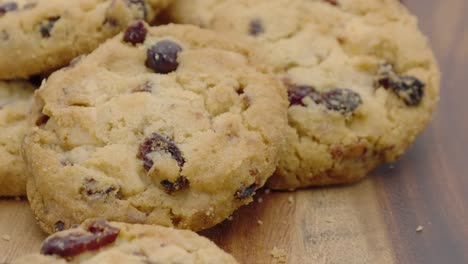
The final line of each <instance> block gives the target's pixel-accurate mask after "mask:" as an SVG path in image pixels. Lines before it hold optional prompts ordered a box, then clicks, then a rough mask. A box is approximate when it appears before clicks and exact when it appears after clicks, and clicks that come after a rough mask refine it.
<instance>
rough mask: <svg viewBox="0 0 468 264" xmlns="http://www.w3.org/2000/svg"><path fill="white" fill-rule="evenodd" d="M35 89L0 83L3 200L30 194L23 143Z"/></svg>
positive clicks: (25, 84) (0, 189)
mask: <svg viewBox="0 0 468 264" xmlns="http://www.w3.org/2000/svg"><path fill="white" fill-rule="evenodd" d="M34 89H35V87H34V86H33V85H32V84H30V83H28V82H25V81H14V82H0V197H2V196H24V195H26V165H25V164H24V161H23V159H22V157H21V143H22V141H23V138H24V135H25V134H26V131H27V129H28V122H27V117H28V115H29V112H30V107H31V102H32V95H33V93H34Z"/></svg>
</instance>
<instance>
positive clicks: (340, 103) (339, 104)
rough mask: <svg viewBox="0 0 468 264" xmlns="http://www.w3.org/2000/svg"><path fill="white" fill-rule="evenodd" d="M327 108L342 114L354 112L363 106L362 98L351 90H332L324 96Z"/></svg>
mask: <svg viewBox="0 0 468 264" xmlns="http://www.w3.org/2000/svg"><path fill="white" fill-rule="evenodd" d="M322 100H323V103H324V104H325V106H326V107H327V108H328V109H329V110H332V111H337V112H340V113H342V114H349V113H352V112H354V111H355V110H356V109H357V108H358V107H359V105H361V104H362V99H361V96H360V95H359V94H358V93H356V92H355V91H353V90H350V89H340V88H336V89H332V90H330V91H328V92H326V93H323V94H322Z"/></svg>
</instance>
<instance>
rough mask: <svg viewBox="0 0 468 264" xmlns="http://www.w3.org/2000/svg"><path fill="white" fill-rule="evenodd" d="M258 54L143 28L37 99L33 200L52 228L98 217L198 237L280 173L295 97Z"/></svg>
mask: <svg viewBox="0 0 468 264" xmlns="http://www.w3.org/2000/svg"><path fill="white" fill-rule="evenodd" d="M268 73H269V72H268V68H267V67H265V66H264V65H263V64H262V62H261V61H260V60H258V58H257V55H256V53H255V52H252V50H251V49H250V48H249V47H248V46H246V45H244V44H243V42H241V41H238V40H236V39H235V38H226V37H224V36H222V35H219V34H217V33H214V32H211V31H206V30H201V29H199V28H196V27H193V26H177V25H171V26H164V27H158V28H149V27H148V26H147V25H146V24H143V23H141V22H138V23H135V24H133V25H131V26H130V27H129V28H128V29H127V30H126V31H125V32H124V34H120V35H118V36H116V37H115V38H114V39H112V40H111V41H108V42H106V43H105V44H104V45H102V46H101V47H99V48H98V49H97V50H95V51H94V52H93V53H91V54H90V55H89V56H87V57H86V58H83V59H81V61H79V62H76V63H75V64H74V65H73V66H71V67H69V68H65V69H63V70H61V71H58V72H55V73H54V74H52V75H51V76H50V77H49V78H48V80H47V82H46V83H45V84H43V85H42V87H41V89H40V90H38V91H37V92H36V97H35V98H36V103H35V105H34V108H33V113H32V115H33V118H34V119H38V120H47V121H46V122H40V123H41V124H40V125H39V126H36V127H34V128H33V129H32V131H31V132H30V133H29V134H28V135H27V136H26V139H25V144H24V152H25V157H26V159H27V161H28V164H29V170H30V172H31V175H32V177H30V180H29V181H28V197H29V200H30V202H31V207H32V208H33V211H34V213H35V214H36V216H37V218H38V220H39V223H40V224H41V226H42V227H43V229H44V230H45V231H47V232H52V231H53V230H54V224H55V223H58V222H60V223H64V225H65V226H66V227H68V226H71V225H72V224H76V223H80V222H82V221H83V220H85V219H87V218H91V217H98V216H99V217H104V218H106V219H108V220H113V221H122V222H130V223H147V224H160V225H165V226H175V227H178V228H184V229H193V230H201V229H205V228H208V227H211V226H213V225H215V224H217V223H219V222H221V221H222V220H224V219H225V218H227V217H228V216H229V215H230V214H231V213H232V212H233V211H234V210H235V209H237V208H238V207H239V206H241V205H244V204H247V203H249V202H250V201H251V200H252V198H251V196H252V195H253V193H254V192H255V190H256V189H257V188H259V187H261V186H262V185H264V183H265V181H266V180H267V178H268V177H269V176H271V175H272V174H273V172H274V170H275V167H276V163H277V161H278V159H279V148H281V145H282V144H283V141H284V131H285V128H286V125H287V105H288V103H287V96H286V92H285V91H284V90H283V89H282V87H281V84H280V83H279V82H278V81H277V80H276V79H275V78H274V77H272V76H271V75H270V74H268Z"/></svg>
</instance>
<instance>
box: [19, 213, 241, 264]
mask: <svg viewBox="0 0 468 264" xmlns="http://www.w3.org/2000/svg"><path fill="white" fill-rule="evenodd" d="M13 263H14V264H22V263H24V264H26V263H38V264H41V263H44V264H45V263H49V264H51V263H57V264H58V263H74V264H78V263H81V264H91V263H109V264H115V263H129V264H131V263H168V264H170V263H173V264H185V263H186V264H218V263H226V264H235V263H238V262H237V261H236V260H235V259H234V258H233V257H232V256H231V255H229V254H228V253H226V252H224V251H223V250H221V249H220V248H218V247H217V246H216V245H215V244H214V243H213V242H211V241H209V240H208V239H206V238H204V237H202V236H199V235H197V234H196V233H194V232H191V231H187V230H176V229H173V228H168V227H161V226H151V225H138V224H133V225H132V224H124V223H117V222H106V221H104V220H99V219H96V220H95V219H93V220H87V221H86V222H85V223H83V224H82V225H81V226H79V227H75V228H72V229H69V230H65V231H61V232H58V233H56V234H54V235H51V236H49V237H48V238H46V239H45V240H44V242H43V243H42V247H41V254H33V255H29V256H25V257H22V258H19V259H17V260H15V261H13Z"/></svg>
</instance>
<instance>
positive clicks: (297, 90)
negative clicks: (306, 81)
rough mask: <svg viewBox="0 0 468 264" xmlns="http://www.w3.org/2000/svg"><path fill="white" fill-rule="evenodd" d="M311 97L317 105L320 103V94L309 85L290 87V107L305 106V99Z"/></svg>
mask: <svg viewBox="0 0 468 264" xmlns="http://www.w3.org/2000/svg"><path fill="white" fill-rule="evenodd" d="M307 96H309V97H311V98H312V100H313V101H314V102H315V103H319V102H320V93H319V92H317V90H315V88H314V87H312V86H309V85H291V86H289V87H288V99H289V103H290V105H302V106H304V103H303V101H302V100H303V99H304V98H306V97H307Z"/></svg>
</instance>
